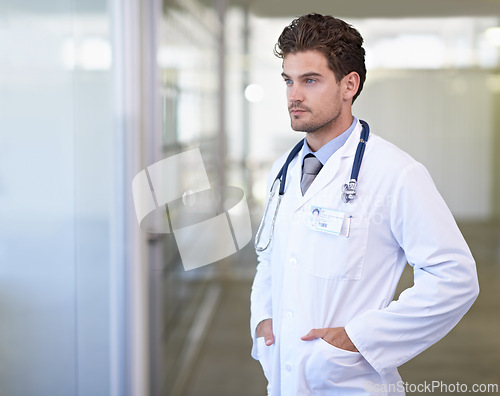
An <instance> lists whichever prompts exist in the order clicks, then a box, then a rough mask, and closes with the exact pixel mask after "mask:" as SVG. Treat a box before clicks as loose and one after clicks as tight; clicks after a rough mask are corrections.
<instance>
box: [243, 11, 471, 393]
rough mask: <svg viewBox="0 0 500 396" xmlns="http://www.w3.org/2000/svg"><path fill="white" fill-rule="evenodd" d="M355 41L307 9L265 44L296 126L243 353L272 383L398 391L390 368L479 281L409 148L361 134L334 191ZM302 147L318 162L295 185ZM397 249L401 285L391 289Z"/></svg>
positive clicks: (432, 333)
mask: <svg viewBox="0 0 500 396" xmlns="http://www.w3.org/2000/svg"><path fill="white" fill-rule="evenodd" d="M362 43H363V39H362V38H361V36H360V35H359V33H358V32H357V31H356V30H355V29H354V28H353V27H351V26H349V25H347V24H346V23H345V22H343V21H341V20H339V19H336V18H333V17H330V16H322V15H318V14H310V15H305V16H302V17H300V18H298V19H296V20H294V21H293V22H292V23H291V24H290V25H289V26H287V27H286V28H285V29H284V31H283V33H282V34H281V36H280V38H279V40H278V43H277V45H276V49H275V52H276V54H277V55H278V56H279V57H281V58H282V59H283V73H282V76H283V79H284V82H285V84H286V92H287V99H288V108H289V112H290V119H291V126H292V129H293V130H296V131H303V132H306V138H305V139H304V145H303V147H302V149H301V151H300V152H299V153H298V154H297V155H296V156H295V158H294V159H293V161H292V162H291V163H290V164H289V167H288V174H287V178H286V182H285V193H284V195H283V198H282V202H281V206H280V208H279V211H278V214H277V219H276V225H275V228H274V232H273V233H272V239H271V243H270V245H269V247H268V248H267V249H265V250H264V251H262V252H259V264H258V267H257V273H256V276H255V280H254V283H253V287H252V293H251V335H252V337H253V348H252V356H253V357H254V358H255V359H258V360H259V361H260V363H261V365H262V368H263V371H264V374H265V376H266V378H267V380H268V393H269V394H270V395H273V396H276V395H286V396H291V395H342V396H346V395H401V394H404V393H405V387H404V383H403V382H402V380H401V377H400V376H399V374H398V371H397V367H398V366H400V365H401V364H403V363H405V362H406V361H408V360H409V359H411V358H413V357H414V356H416V355H418V354H419V353H420V352H422V351H424V350H425V349H426V348H428V347H429V346H430V345H432V344H434V343H435V342H436V341H438V340H439V339H441V338H442V337H443V336H444V335H445V334H446V333H448V332H449V331H450V330H451V329H452V328H453V327H454V326H455V325H456V324H457V323H458V321H459V320H460V319H461V318H462V316H463V315H464V314H465V313H466V311H467V310H468V309H469V307H470V306H471V305H472V303H473V302H474V300H475V299H476V297H477V295H478V292H479V287H478V281H477V274H476V268H475V263H474V260H473V258H472V255H471V253H470V251H469V248H468V247H467V244H466V242H465V241H464V239H463V237H462V235H461V233H460V231H459V229H458V227H457V225H456V223H455V221H454V219H453V216H452V215H451V213H450V211H449V209H448V208H447V206H446V204H445V202H444V201H443V199H442V197H441V196H440V194H439V193H438V191H437V189H436V187H435V186H434V183H433V181H432V179H431V177H430V175H429V174H428V172H427V171H426V169H425V168H424V166H422V165H421V164H420V163H418V162H417V161H415V160H414V159H413V158H411V157H410V156H409V155H408V154H406V153H404V152H403V151H401V150H400V149H398V148H397V147H395V146H394V145H392V144H390V143H389V142H387V141H385V140H383V139H382V138H380V137H378V136H377V135H376V134H370V136H369V139H368V141H367V143H366V149H365V153H364V157H363V160H362V164H361V168H360V172H359V177H358V185H357V190H356V197H355V198H354V199H353V200H352V201H350V202H348V203H346V202H344V201H343V200H342V196H341V195H342V186H343V185H344V184H345V183H346V182H348V181H349V179H350V175H351V169H352V167H353V160H354V157H355V152H356V148H357V146H358V143H359V141H360V134H361V130H362V126H361V124H360V122H359V121H358V120H357V119H356V118H355V117H353V116H352V113H351V106H352V102H353V100H354V99H355V98H356V97H357V95H359V93H360V92H361V89H362V86H363V83H364V80H365V74H366V70H365V65H364V49H363V48H362ZM402 133H404V130H402ZM287 154H288V153H287ZM287 154H285V155H284V156H283V157H281V158H280V159H278V160H277V161H276V162H275V164H274V166H273V168H272V170H271V172H270V176H269V182H268V188H269V189H270V188H271V185H272V182H273V181H274V179H275V177H276V174H277V173H278V171H279V170H280V168H281V167H282V166H283V164H284V162H285V159H286V157H287ZM307 154H312V155H314V156H315V157H316V158H317V159H318V160H319V162H320V163H321V164H320V165H319V167H320V168H321V170H320V171H319V173H318V174H317V176H316V178H315V179H314V180H313V181H312V184H310V187H309V188H308V189H307V190H305V188H301V179H303V176H302V168H303V160H304V157H305V156H306V155H307ZM309 157H310V155H309ZM306 188H307V187H306ZM302 190H305V191H302ZM267 216H268V217H269V218H272V216H273V213H272V210H270V211H269V213H268V214H267ZM266 220H267V224H269V222H270V219H266ZM268 229H269V227H268ZM265 232H266V231H265ZM266 238H267V237H266V236H264V235H262V237H261V239H263V240H264V243H263V242H260V243H263V244H265V241H266ZM407 262H408V263H409V264H410V265H411V266H412V267H413V272H414V285H413V286H412V287H411V288H409V289H407V290H405V291H404V292H403V293H402V294H401V295H400V297H399V299H398V300H397V301H393V297H394V292H395V289H396V286H397V284H398V281H399V279H400V276H401V273H402V272H403V268H404V267H405V265H406V263H407Z"/></svg>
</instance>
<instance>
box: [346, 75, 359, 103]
mask: <svg viewBox="0 0 500 396" xmlns="http://www.w3.org/2000/svg"><path fill="white" fill-rule="evenodd" d="M359 81H360V78H359V74H358V73H356V72H355V71H353V72H350V73H349V74H346V75H345V76H344V78H343V79H342V88H343V95H344V100H350V101H352V98H353V97H354V95H356V92H358V89H359Z"/></svg>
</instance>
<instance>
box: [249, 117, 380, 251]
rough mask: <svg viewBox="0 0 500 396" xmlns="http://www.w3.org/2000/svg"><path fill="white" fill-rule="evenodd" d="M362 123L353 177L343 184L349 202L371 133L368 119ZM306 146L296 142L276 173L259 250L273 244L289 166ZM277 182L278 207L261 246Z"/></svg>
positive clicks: (354, 190) (260, 227) (344, 197)
mask: <svg viewBox="0 0 500 396" xmlns="http://www.w3.org/2000/svg"><path fill="white" fill-rule="evenodd" d="M359 122H360V123H361V125H362V126H363V130H362V131H361V138H360V139H359V143H358V147H357V149H356V155H355V156H354V162H353V164H352V171H351V178H350V180H349V182H348V183H346V184H344V185H343V186H342V201H343V202H345V203H349V202H350V201H352V200H353V199H354V198H355V197H356V185H357V180H358V175H359V169H360V168H361V161H363V154H364V153H365V147H366V142H367V141H368V136H369V135H370V126H369V125H368V123H367V122H366V121H363V120H359ZM303 146H304V141H303V140H301V141H300V142H298V143H297V144H296V146H295V147H294V148H293V149H292V151H290V154H288V157H287V159H286V161H285V163H284V164H283V166H282V167H281V169H280V171H279V172H278V174H277V175H276V178H275V179H274V182H273V184H272V186H271V192H270V194H269V199H268V201H267V205H266V209H265V210H264V216H263V217H262V221H261V222H260V225H259V228H258V230H257V234H256V235H255V243H254V245H255V249H256V250H257V251H258V252H262V251H264V250H266V249H267V248H268V247H269V245H270V244H271V240H272V238H273V233H274V225H275V223H276V218H277V217H278V210H279V207H280V204H281V199H282V197H283V194H284V193H285V185H286V174H287V172H288V166H289V165H290V163H291V162H292V161H293V159H294V158H295V156H296V155H297V154H298V153H299V152H300V150H301V149H302V147H303ZM276 182H279V192H278V202H277V203H276V209H275V210H274V215H273V221H272V223H271V233H270V234H269V238H268V240H267V242H266V244H265V246H259V242H260V238H261V234H262V230H263V229H264V222H265V219H266V218H267V212H268V211H269V207H270V204H271V201H272V199H273V198H274V195H275V194H276Z"/></svg>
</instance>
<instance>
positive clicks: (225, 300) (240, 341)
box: [182, 223, 500, 396]
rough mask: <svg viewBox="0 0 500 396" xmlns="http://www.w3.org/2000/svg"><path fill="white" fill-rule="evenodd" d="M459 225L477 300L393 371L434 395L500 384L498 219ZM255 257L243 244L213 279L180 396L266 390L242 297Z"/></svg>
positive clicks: (247, 289)
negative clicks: (210, 306) (200, 337)
mask: <svg viewBox="0 0 500 396" xmlns="http://www.w3.org/2000/svg"><path fill="white" fill-rule="evenodd" d="M461 228H462V231H463V233H464V235H465V237H466V239H467V240H468V242H469V245H470V247H471V250H472V251H473V254H474V256H475V258H476V261H477V267H478V273H479V279H480V286H481V293H480V297H479V298H478V300H477V301H476V303H475V304H474V306H473V307H472V309H471V310H470V311H469V313H468V314H467V315H466V316H465V318H464V319H463V320H462V321H461V322H460V323H459V325H458V326H457V327H456V328H455V329H454V330H452V332H451V333H450V334H448V335H447V336H446V337H445V338H444V339H443V340H441V341H440V342H438V343H437V344H436V345H434V346H432V347H431V348H429V349H428V350H427V351H425V352H424V353H422V354H421V355H419V356H418V357H416V358H415V359H413V360H411V361H410V362H408V363H406V364H405V365H403V366H402V367H401V368H400V373H401V376H402V377H403V380H404V381H405V382H407V383H408V388H407V389H409V390H411V389H412V388H411V386H415V385H417V384H423V383H425V381H427V382H428V383H429V382H432V381H442V382H440V383H439V387H440V390H437V391H435V392H434V393H433V394H435V395H440V394H456V393H457V391H456V390H455V392H448V393H447V392H445V390H446V388H445V386H448V385H449V386H448V390H453V388H452V386H453V385H454V384H457V383H460V384H466V385H467V386H469V389H471V388H470V387H472V385H474V384H497V385H498V386H499V387H500V224H498V223H496V224H493V223H489V224H462V225H461ZM254 260H255V256H254V254H253V252H252V251H251V249H250V247H247V248H245V249H244V251H243V254H242V255H240V258H239V262H238V263H236V264H235V265H234V268H232V269H231V270H230V271H226V273H225V276H222V277H221V279H219V280H218V281H217V283H218V284H220V285H221V290H222V292H221V295H220V297H221V298H220V299H219V305H218V308H217V310H216V312H215V315H214V317H213V320H212V323H211V325H210V327H209V329H208V331H207V333H206V336H205V338H204V342H203V346H202V348H201V350H200V353H199V355H198V357H197V359H196V364H195V365H194V368H193V370H192V372H191V373H190V376H189V378H190V379H189V382H188V384H187V386H186V388H185V389H184V391H183V392H182V393H183V394H185V395H189V396H212V395H213V396H245V395H248V396H250V395H264V394H265V387H266V381H265V379H264V376H263V374H262V372H261V369H260V365H259V363H258V362H257V361H254V360H253V359H252V358H251V357H250V346H251V343H250V337H249V324H248V323H249V295H250V287H251V276H252V274H253V273H254V271H255V261H254ZM408 268H409V267H408ZM409 282H411V271H405V274H404V279H403V280H402V282H401V287H402V288H403V287H405V285H406V284H408V283H409ZM435 384H438V383H435ZM407 394H420V393H419V392H408V393H407ZM481 394H500V393H481Z"/></svg>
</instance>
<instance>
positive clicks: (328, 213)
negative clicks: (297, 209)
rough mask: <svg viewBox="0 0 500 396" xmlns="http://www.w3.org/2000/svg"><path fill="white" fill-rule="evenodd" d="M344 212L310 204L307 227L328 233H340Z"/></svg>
mask: <svg viewBox="0 0 500 396" xmlns="http://www.w3.org/2000/svg"><path fill="white" fill-rule="evenodd" d="M344 217H345V213H344V212H340V211H338V210H333V209H327V208H321V207H319V206H311V209H310V212H309V218H308V221H307V228H309V229H311V230H314V231H320V232H326V233H328V234H333V235H340V230H341V229H342V224H343V223H344Z"/></svg>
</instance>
